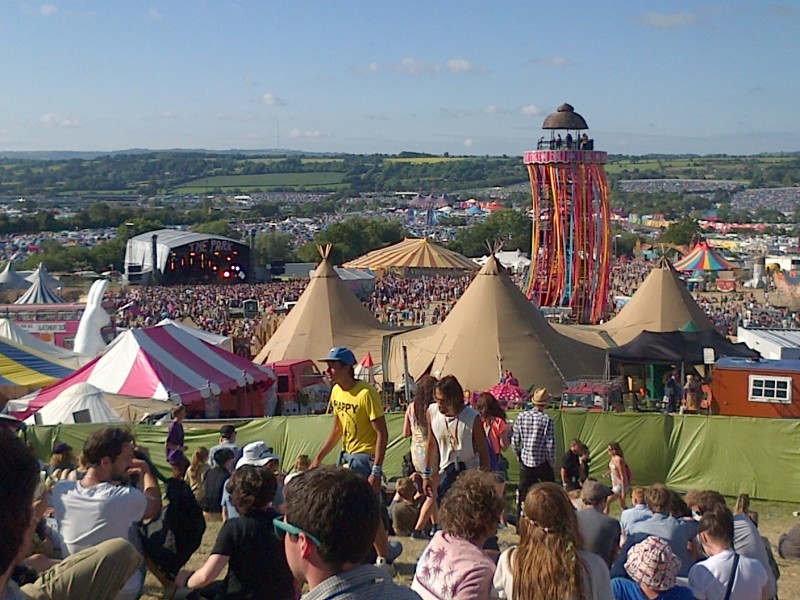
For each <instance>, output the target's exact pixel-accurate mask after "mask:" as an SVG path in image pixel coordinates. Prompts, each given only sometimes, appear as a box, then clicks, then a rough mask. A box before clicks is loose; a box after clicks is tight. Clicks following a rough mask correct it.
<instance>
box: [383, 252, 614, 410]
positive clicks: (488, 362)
mask: <svg viewBox="0 0 800 600" xmlns="http://www.w3.org/2000/svg"><path fill="white" fill-rule="evenodd" d="M403 345H405V346H406V348H407V353H408V362H409V374H410V375H411V376H412V377H414V379H417V378H419V377H420V376H421V375H423V374H425V373H426V372H430V373H433V374H438V375H439V376H444V375H455V376H456V377H457V378H458V379H459V381H460V382H461V384H462V386H463V387H464V389H469V390H475V391H476V390H485V389H487V388H489V387H491V386H493V385H495V384H496V383H498V382H499V381H500V376H501V374H502V372H503V371H504V370H510V371H511V372H512V373H513V374H514V376H515V377H516V378H517V380H519V383H520V385H521V386H522V387H524V388H528V387H530V386H534V385H535V386H545V387H547V388H548V389H550V391H551V392H552V393H553V394H554V395H555V394H557V393H560V391H561V390H562V389H563V385H564V380H565V379H569V378H573V377H579V376H594V377H601V376H602V374H603V371H604V368H605V353H604V352H603V351H602V350H600V349H598V348H595V347H593V346H589V345H586V344H582V343H580V342H577V341H575V340H572V339H570V338H567V337H565V336H563V335H561V334H559V333H557V332H556V331H555V330H554V329H553V328H552V326H551V325H550V324H549V323H548V322H547V320H546V319H545V318H544V317H543V316H542V314H541V312H540V311H539V309H538V308H537V307H536V305H535V304H533V303H532V302H530V301H529V300H528V299H527V298H526V297H525V295H524V294H523V293H522V291H520V289H519V288H518V287H517V286H516V285H515V284H514V282H513V281H511V278H510V277H509V276H508V274H507V273H506V272H505V270H504V269H503V268H502V267H501V266H500V265H499V264H498V262H497V259H496V258H495V257H494V256H491V257H490V258H489V260H488V261H487V262H486V264H485V265H484V266H483V268H482V269H481V270H480V272H479V273H478V274H477V275H476V276H475V279H474V280H473V282H472V283H471V284H470V286H469V288H467V290H466V292H464V295H463V296H462V297H461V299H460V300H459V301H458V302H457V303H456V305H455V307H454V308H453V310H452V312H451V313H450V314H449V315H448V316H447V318H446V319H445V320H444V322H443V323H441V324H440V325H438V326H437V327H436V330H435V331H434V332H433V334H432V335H431V336H430V337H423V336H422V335H421V334H420V333H419V332H414V333H413V334H400V335H397V336H395V337H394V338H393V339H392V342H391V346H392V349H391V356H392V358H391V364H390V365H389V366H390V370H391V377H392V379H394V380H395V381H398V380H399V378H400V373H402V372H403V366H402V363H401V362H400V361H399V359H398V358H397V357H399V356H402V352H401V348H402V346H403ZM385 371H386V365H385V366H384V372H385Z"/></svg>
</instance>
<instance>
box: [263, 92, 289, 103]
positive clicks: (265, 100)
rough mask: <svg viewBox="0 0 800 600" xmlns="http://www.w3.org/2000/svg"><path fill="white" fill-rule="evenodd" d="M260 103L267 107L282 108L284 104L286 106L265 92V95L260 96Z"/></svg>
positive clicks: (273, 95)
mask: <svg viewBox="0 0 800 600" xmlns="http://www.w3.org/2000/svg"><path fill="white" fill-rule="evenodd" d="M261 102H263V103H264V104H266V105H267V106H283V105H284V104H286V102H284V101H283V100H281V99H280V98H278V97H277V96H276V95H275V94H273V93H272V92H267V93H266V94H264V95H263V96H261Z"/></svg>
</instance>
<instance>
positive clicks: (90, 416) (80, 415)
mask: <svg viewBox="0 0 800 600" xmlns="http://www.w3.org/2000/svg"><path fill="white" fill-rule="evenodd" d="M34 398H36V394H30V395H28V396H25V397H23V398H20V399H18V400H12V401H11V402H9V403H8V405H7V406H6V410H7V411H8V412H10V413H20V412H24V411H25V410H26V408H27V406H28V403H29V402H30V401H31V400H33V399H34ZM119 421H122V418H121V417H120V415H119V414H118V413H117V411H115V410H114V409H113V408H112V407H111V405H110V404H109V403H108V402H107V401H106V399H105V396H104V394H103V391H102V390H100V389H98V388H96V387H95V386H93V385H92V384H90V383H76V384H75V385H73V386H70V387H69V388H67V389H65V390H64V391H63V392H61V393H60V394H59V395H58V397H56V398H54V399H53V400H52V402H49V403H48V404H47V405H46V406H44V407H42V408H41V409H40V410H38V411H37V412H36V413H34V414H32V415H30V416H29V417H28V418H27V419H25V422H26V423H28V424H29V425H34V424H36V425H60V424H68V423H117V422H119Z"/></svg>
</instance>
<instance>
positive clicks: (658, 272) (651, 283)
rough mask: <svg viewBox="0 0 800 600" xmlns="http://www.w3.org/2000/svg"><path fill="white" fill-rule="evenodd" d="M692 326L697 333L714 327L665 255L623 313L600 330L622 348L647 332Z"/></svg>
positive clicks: (620, 312)
mask: <svg viewBox="0 0 800 600" xmlns="http://www.w3.org/2000/svg"><path fill="white" fill-rule="evenodd" d="M691 324H694V330H696V331H697V330H699V331H705V330H707V329H713V328H714V324H713V323H712V322H711V320H710V319H709V318H708V315H706V313H705V311H704V310H703V309H702V308H700V305H699V304H697V302H696V301H695V299H694V298H692V295H691V294H690V293H689V290H687V289H686V285H685V284H684V283H683V281H682V280H681V278H680V276H679V275H678V273H677V271H675V269H674V268H673V267H672V264H671V263H670V262H669V260H668V259H667V258H666V257H664V256H662V257H661V258H660V259H659V261H658V264H657V265H656V267H655V268H654V269H653V270H652V271H650V274H649V275H648V276H647V277H646V278H645V280H644V281H643V282H642V285H641V286H639V289H638V290H636V292H635V293H634V294H633V296H632V297H631V299H630V300H628V303H627V304H626V305H625V306H623V307H622V310H621V311H619V314H618V315H617V316H615V317H614V318H613V319H611V320H610V321H608V322H607V323H603V324H601V325H598V326H597V329H600V330H602V331H605V332H606V333H607V334H608V335H609V336H611V338H612V339H613V340H614V342H615V343H616V344H617V345H618V346H621V345H622V344H627V343H628V342H630V341H631V340H632V339H633V338H635V337H636V336H637V335H639V334H640V333H642V332H643V331H654V332H656V333H660V332H662V331H679V330H681V329H683V328H685V327H687V326H689V327H691Z"/></svg>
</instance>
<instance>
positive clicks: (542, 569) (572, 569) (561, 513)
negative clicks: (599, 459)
mask: <svg viewBox="0 0 800 600" xmlns="http://www.w3.org/2000/svg"><path fill="white" fill-rule="evenodd" d="M519 526H520V543H519V546H514V547H511V548H509V549H508V550H506V551H505V552H503V553H502V554H501V555H500V560H499V561H498V563H497V571H496V572H495V575H494V591H495V594H496V596H497V597H498V598H505V599H507V600H553V599H556V598H557V599H558V600H613V599H614V595H613V593H612V591H611V579H610V578H609V575H608V567H607V566H606V564H605V562H603V559H602V558H600V557H599V556H597V555H595V554H592V553H590V552H585V551H584V550H583V538H582V537H581V534H580V531H579V530H578V520H577V518H576V517H575V509H574V508H573V507H572V503H571V502H570V499H569V496H568V495H567V493H566V492H565V491H564V490H563V489H562V488H561V486H559V485H556V484H555V483H552V482H544V483H537V484H536V485H534V486H533V487H531V489H530V490H529V491H528V495H527V496H526V497H525V502H524V504H523V511H522V517H521V520H520V525H519Z"/></svg>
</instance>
